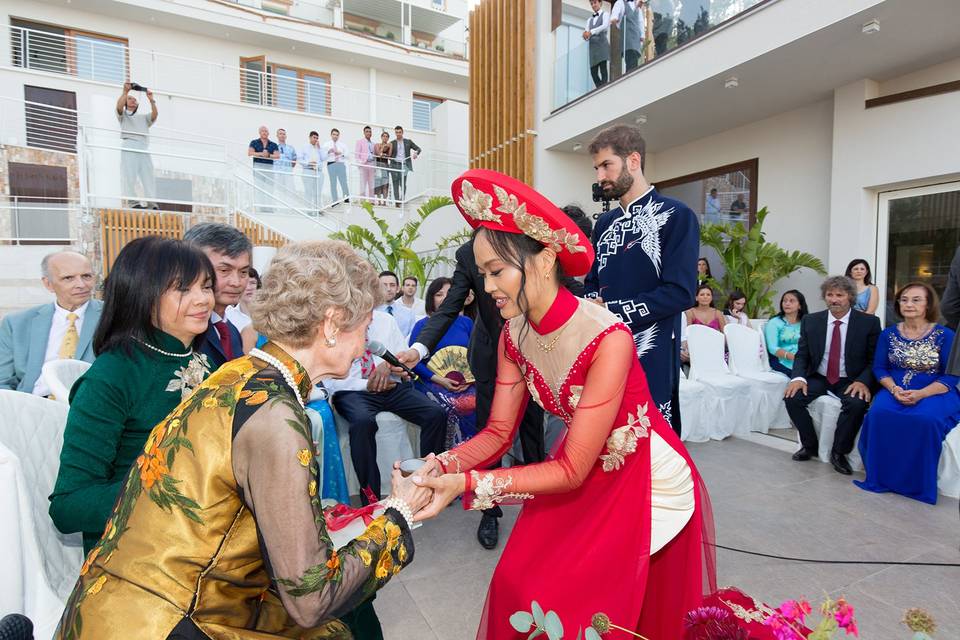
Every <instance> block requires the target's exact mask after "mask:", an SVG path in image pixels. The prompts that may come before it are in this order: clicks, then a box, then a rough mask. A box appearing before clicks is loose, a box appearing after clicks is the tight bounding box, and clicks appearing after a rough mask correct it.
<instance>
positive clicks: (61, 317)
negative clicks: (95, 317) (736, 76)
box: [33, 301, 90, 396]
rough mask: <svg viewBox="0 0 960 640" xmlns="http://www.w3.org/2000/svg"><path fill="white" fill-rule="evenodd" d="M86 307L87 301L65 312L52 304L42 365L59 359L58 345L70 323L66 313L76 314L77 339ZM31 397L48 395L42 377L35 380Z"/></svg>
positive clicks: (57, 305)
mask: <svg viewBox="0 0 960 640" xmlns="http://www.w3.org/2000/svg"><path fill="white" fill-rule="evenodd" d="M88 306H90V302H89V301H88V302H84V303H83V304H82V305H80V306H79V307H77V308H76V309H75V310H73V311H67V310H66V309H64V308H63V307H61V306H60V305H59V304H57V303H54V304H53V318H52V319H51V320H50V333H49V334H47V351H46V353H45V354H44V356H43V363H44V364H46V363H48V362H50V361H51V360H59V359H60V345H61V344H62V343H63V337H64V336H65V335H67V327H68V326H70V321H69V320H67V314H68V313H75V314H77V321H76V323H75V326H76V328H77V337H78V338H79V336H80V332H81V331H82V330H83V316H84V314H85V313H86V311H87V307H88ZM33 395H36V396H48V395H50V388H49V387H47V383H46V382H44V381H43V376H40V377H39V378H37V382H36V384H34V385H33Z"/></svg>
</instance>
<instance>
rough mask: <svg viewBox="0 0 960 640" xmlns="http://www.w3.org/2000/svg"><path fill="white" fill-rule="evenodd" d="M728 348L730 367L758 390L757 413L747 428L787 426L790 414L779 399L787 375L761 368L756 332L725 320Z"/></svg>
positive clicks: (724, 329)
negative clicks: (726, 322) (727, 322)
mask: <svg viewBox="0 0 960 640" xmlns="http://www.w3.org/2000/svg"><path fill="white" fill-rule="evenodd" d="M723 333H724V335H725V336H726V337H727V348H728V349H729V350H730V370H731V372H732V373H733V374H734V375H736V376H738V377H741V378H745V379H747V380H750V381H751V382H752V383H753V384H754V389H755V390H756V392H757V394H758V400H759V401H758V407H757V413H755V414H754V416H753V420H752V421H751V422H752V424H751V431H759V432H761V433H767V432H768V431H770V429H772V428H786V427H789V426H790V417H789V416H788V415H787V407H786V405H785V404H784V402H783V392H784V390H786V388H787V383H788V382H789V380H787V377H786V376H784V375H781V374H779V373H776V372H774V371H765V370H764V369H763V366H762V362H761V357H760V349H761V346H760V334H759V333H758V332H757V331H756V330H755V329H751V328H750V327H745V326H743V325H739V324H728V325H727V326H725V327H724V328H723Z"/></svg>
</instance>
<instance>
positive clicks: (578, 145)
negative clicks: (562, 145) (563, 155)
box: [573, 142, 583, 151]
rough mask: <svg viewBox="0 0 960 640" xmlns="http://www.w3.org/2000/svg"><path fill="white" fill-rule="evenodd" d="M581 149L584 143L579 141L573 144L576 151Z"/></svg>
mask: <svg viewBox="0 0 960 640" xmlns="http://www.w3.org/2000/svg"><path fill="white" fill-rule="evenodd" d="M580 149H583V145H582V144H580V143H579V142H577V143H575V144H574V145H573V150H574V151H580Z"/></svg>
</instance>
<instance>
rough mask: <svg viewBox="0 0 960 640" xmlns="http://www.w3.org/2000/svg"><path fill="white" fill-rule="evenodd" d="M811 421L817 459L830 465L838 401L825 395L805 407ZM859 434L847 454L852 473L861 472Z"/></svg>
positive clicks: (838, 413)
mask: <svg viewBox="0 0 960 640" xmlns="http://www.w3.org/2000/svg"><path fill="white" fill-rule="evenodd" d="M807 410H808V411H809V412H810V417H811V418H812V419H813V429H814V431H816V432H817V447H818V448H817V457H818V458H820V461H821V462H826V463H827V464H829V463H830V451H831V450H832V449H833V437H834V434H836V432H837V418H839V417H840V399H839V398H837V397H836V396H834V395H832V394H829V393H828V394H825V395H822V396H820V397H819V398H817V399H816V400H814V401H813V402H811V403H810V405H809V406H808V407H807ZM797 442H798V443H799V442H800V433H799V432H798V433H797ZM859 444H860V434H859V433H858V434H857V438H856V440H854V441H853V449H852V450H851V451H850V453H849V454H847V462H849V463H850V468H851V469H853V470H854V471H863V460H862V459H861V458H860V449H858V446H859Z"/></svg>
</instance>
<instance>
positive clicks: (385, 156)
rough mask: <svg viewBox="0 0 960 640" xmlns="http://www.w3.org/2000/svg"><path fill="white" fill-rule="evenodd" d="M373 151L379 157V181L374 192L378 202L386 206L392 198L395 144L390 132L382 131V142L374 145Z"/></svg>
mask: <svg viewBox="0 0 960 640" xmlns="http://www.w3.org/2000/svg"><path fill="white" fill-rule="evenodd" d="M373 153H374V155H376V157H377V182H376V186H374V188H373V192H374V193H375V194H377V204H380V205H383V206H386V204H387V200H389V199H390V174H391V173H392V171H391V169H390V163H391V162H392V160H390V158H392V157H393V145H392V144H391V143H390V134H389V133H388V132H386V131H381V132H380V142H379V143H378V144H376V145H374V147H373Z"/></svg>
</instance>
